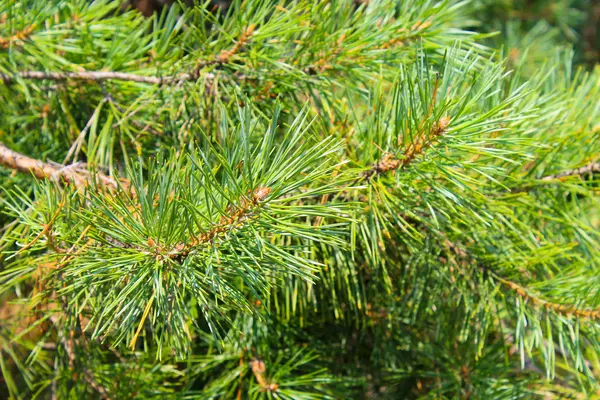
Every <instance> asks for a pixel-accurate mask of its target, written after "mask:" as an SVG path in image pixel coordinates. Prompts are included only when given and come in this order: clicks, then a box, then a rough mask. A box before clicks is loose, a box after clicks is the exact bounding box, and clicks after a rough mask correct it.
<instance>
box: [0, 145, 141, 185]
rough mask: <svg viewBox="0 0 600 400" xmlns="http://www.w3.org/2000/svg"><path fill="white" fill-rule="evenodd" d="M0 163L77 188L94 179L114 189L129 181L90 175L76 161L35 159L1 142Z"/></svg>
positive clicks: (40, 177)
mask: <svg viewBox="0 0 600 400" xmlns="http://www.w3.org/2000/svg"><path fill="white" fill-rule="evenodd" d="M0 165H3V166H5V167H8V168H11V169H14V170H16V171H19V172H24V173H28V174H32V175H33V176H35V177H36V178H38V179H48V180H52V181H55V182H59V183H62V184H72V185H74V186H75V187H77V188H82V187H85V186H87V185H88V184H90V183H91V182H92V181H93V180H94V179H95V180H97V181H98V182H99V183H100V184H102V185H103V186H105V187H107V188H109V189H116V188H117V187H118V186H119V183H120V184H121V186H122V187H123V188H128V187H129V186H130V185H129V182H128V181H126V180H124V179H119V183H118V182H117V180H115V179H114V178H112V177H110V176H107V175H103V174H100V173H98V174H95V175H94V176H92V174H90V173H89V172H88V171H87V170H85V169H82V168H81V166H80V165H79V164H77V163H76V164H72V165H62V164H55V163H46V162H43V161H40V160H36V159H34V158H31V157H28V156H26V155H24V154H21V153H17V152H16V151H13V150H11V149H9V148H8V147H6V146H5V145H4V144H3V143H1V142H0Z"/></svg>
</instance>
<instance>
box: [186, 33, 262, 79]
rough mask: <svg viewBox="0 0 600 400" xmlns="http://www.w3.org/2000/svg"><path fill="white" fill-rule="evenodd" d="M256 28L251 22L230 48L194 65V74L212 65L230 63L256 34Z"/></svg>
mask: <svg viewBox="0 0 600 400" xmlns="http://www.w3.org/2000/svg"><path fill="white" fill-rule="evenodd" d="M254 29H255V25H254V24H250V25H249V26H248V28H247V29H246V30H245V31H244V32H243V33H242V35H241V36H240V38H239V40H238V41H237V42H236V43H235V45H234V46H233V47H232V48H231V49H230V50H222V51H221V53H219V55H218V56H216V57H215V58H213V59H209V60H201V61H199V62H198V63H197V64H196V66H195V67H194V73H193V74H192V75H193V76H198V75H199V73H200V70H201V69H202V68H204V67H208V66H210V65H216V64H219V65H222V64H227V63H229V62H230V61H231V57H233V56H234V55H236V54H237V53H238V52H239V51H240V50H241V49H242V47H244V46H245V45H246V44H247V43H248V42H249V41H250V39H251V38H252V35H253V34H254Z"/></svg>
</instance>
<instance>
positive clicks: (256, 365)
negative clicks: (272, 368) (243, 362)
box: [250, 359, 267, 374]
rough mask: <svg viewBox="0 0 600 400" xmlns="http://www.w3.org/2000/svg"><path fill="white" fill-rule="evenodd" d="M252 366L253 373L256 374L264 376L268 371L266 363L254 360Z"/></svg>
mask: <svg viewBox="0 0 600 400" xmlns="http://www.w3.org/2000/svg"><path fill="white" fill-rule="evenodd" d="M250 366H251V367H252V372H254V373H255V374H264V373H265V371H266V370H267V369H266V367H265V363H264V362H262V361H261V360H258V359H254V360H253V361H251V362H250Z"/></svg>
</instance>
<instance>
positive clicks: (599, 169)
mask: <svg viewBox="0 0 600 400" xmlns="http://www.w3.org/2000/svg"><path fill="white" fill-rule="evenodd" d="M594 173H600V161H598V162H591V163H589V164H587V165H584V166H583V167H581V168H575V169H568V170H566V171H563V172H560V173H558V174H554V175H548V176H544V177H543V178H541V180H542V181H553V180H556V179H562V178H566V177H569V176H575V175H579V176H582V175H588V174H594Z"/></svg>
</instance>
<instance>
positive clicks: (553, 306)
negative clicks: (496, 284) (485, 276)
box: [493, 274, 600, 320]
mask: <svg viewBox="0 0 600 400" xmlns="http://www.w3.org/2000/svg"><path fill="white" fill-rule="evenodd" d="M493 276H494V277H495V278H496V279H497V280H498V281H500V282H501V283H502V284H504V285H505V286H506V287H508V288H510V289H512V290H513V291H514V292H516V293H517V295H518V296H519V297H522V298H524V299H526V300H529V301H531V303H532V304H533V305H534V306H535V307H543V308H545V309H547V310H552V311H554V312H555V313H557V314H561V315H564V316H576V317H580V318H586V319H592V320H595V319H600V309H596V310H594V309H579V308H576V307H574V306H571V305H566V304H561V303H554V302H551V301H548V300H545V299H542V298H540V297H538V296H536V295H534V294H532V293H531V292H530V291H529V290H528V289H526V288H524V287H523V286H521V285H519V284H518V283H515V282H512V281H509V280H508V279H504V278H502V277H499V276H498V275H496V274H494V275H493Z"/></svg>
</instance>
